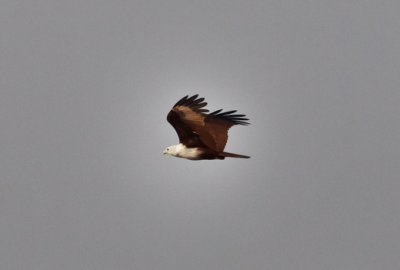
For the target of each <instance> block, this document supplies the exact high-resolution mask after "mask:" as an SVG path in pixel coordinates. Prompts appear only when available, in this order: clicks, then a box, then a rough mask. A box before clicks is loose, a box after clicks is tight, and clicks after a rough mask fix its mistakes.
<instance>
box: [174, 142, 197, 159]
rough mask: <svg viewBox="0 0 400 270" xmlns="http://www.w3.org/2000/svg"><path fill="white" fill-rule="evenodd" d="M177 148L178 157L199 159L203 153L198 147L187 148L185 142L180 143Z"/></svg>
mask: <svg viewBox="0 0 400 270" xmlns="http://www.w3.org/2000/svg"><path fill="white" fill-rule="evenodd" d="M176 150H177V151H176V157H180V158H187V159H192V160H196V159H199V156H200V154H201V153H200V151H199V149H198V148H187V147H186V146H184V145H183V144H178V145H177V148H176Z"/></svg>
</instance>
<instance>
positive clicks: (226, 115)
mask: <svg viewBox="0 0 400 270" xmlns="http://www.w3.org/2000/svg"><path fill="white" fill-rule="evenodd" d="M221 111H222V109H220V110H217V111H214V112H212V113H210V114H209V116H211V117H215V118H220V119H223V120H225V121H229V122H231V123H233V124H234V125H243V126H247V125H250V123H249V122H247V121H248V120H249V119H248V118H246V115H245V114H234V113H235V112H237V110H232V111H226V112H221Z"/></svg>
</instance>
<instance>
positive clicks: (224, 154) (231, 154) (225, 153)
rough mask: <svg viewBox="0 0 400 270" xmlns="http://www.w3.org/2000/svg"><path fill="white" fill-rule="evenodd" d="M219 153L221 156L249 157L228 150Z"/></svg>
mask: <svg viewBox="0 0 400 270" xmlns="http://www.w3.org/2000/svg"><path fill="white" fill-rule="evenodd" d="M219 155H220V156H223V157H232V158H250V157H249V156H245V155H239V154H233V153H228V152H222V153H220V154H219Z"/></svg>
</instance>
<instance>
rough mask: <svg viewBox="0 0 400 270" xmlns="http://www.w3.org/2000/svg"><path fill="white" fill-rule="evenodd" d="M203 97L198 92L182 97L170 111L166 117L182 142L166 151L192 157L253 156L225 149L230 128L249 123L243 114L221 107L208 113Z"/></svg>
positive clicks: (194, 158)
mask: <svg viewBox="0 0 400 270" xmlns="http://www.w3.org/2000/svg"><path fill="white" fill-rule="evenodd" d="M206 105H207V103H206V102H204V98H198V95H194V96H191V97H189V96H185V97H183V98H182V99H180V100H179V101H178V102H177V103H176V104H175V105H174V106H173V107H172V109H171V111H170V112H169V113H168V116H167V120H168V122H169V123H170V124H171V125H172V126H173V127H174V129H175V131H176V133H177V134H178V137H179V144H176V145H171V146H168V147H167V148H165V150H164V152H163V154H168V155H171V156H174V157H180V158H186V159H190V160H202V159H225V158H226V157H232V158H250V157H249V156H245V155H239V154H233V153H228V152H224V148H225V145H226V142H227V140H228V130H229V128H230V127H232V126H234V125H244V126H246V125H249V123H248V122H247V120H249V119H248V118H245V115H244V114H235V113H236V111H235V110H234V111H227V112H223V111H222V109H221V110H217V111H214V112H212V113H208V110H207V109H205V108H204V107H205V106H206Z"/></svg>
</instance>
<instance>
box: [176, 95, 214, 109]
mask: <svg viewBox="0 0 400 270" xmlns="http://www.w3.org/2000/svg"><path fill="white" fill-rule="evenodd" d="M206 105H207V102H204V98H203V97H201V98H199V95H198V94H195V95H193V96H190V97H189V95H186V96H184V97H183V98H181V99H180V100H179V101H178V102H177V103H176V104H175V105H174V107H175V106H188V107H190V108H191V109H192V110H193V111H195V112H198V113H206V112H208V110H207V109H204V108H203V107H205V106H206Z"/></svg>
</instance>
